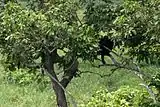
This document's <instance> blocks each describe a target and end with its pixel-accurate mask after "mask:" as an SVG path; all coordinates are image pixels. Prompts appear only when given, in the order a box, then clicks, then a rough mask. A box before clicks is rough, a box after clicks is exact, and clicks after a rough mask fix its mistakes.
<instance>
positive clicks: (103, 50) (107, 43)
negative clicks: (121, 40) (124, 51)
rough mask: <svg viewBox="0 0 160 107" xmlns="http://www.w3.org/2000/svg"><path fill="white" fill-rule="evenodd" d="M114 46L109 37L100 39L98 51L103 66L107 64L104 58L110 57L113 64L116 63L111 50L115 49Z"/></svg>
mask: <svg viewBox="0 0 160 107" xmlns="http://www.w3.org/2000/svg"><path fill="white" fill-rule="evenodd" d="M113 46H114V42H113V41H112V40H111V39H109V38H108V37H107V36H104V37H103V38H101V39H100V41H99V48H100V51H98V54H99V55H101V61H102V64H106V62H105V60H104V56H109V57H110V58H111V59H112V61H113V62H114V61H115V60H114V58H113V57H112V56H111V54H110V52H111V50H112V49H113ZM107 48H108V49H107Z"/></svg>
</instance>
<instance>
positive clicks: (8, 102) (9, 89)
mask: <svg viewBox="0 0 160 107" xmlns="http://www.w3.org/2000/svg"><path fill="white" fill-rule="evenodd" d="M1 68H2V67H1ZM80 69H81V70H83V71H86V70H90V71H94V72H97V73H101V74H110V73H111V71H110V70H111V67H102V68H93V67H91V65H90V64H88V63H82V64H80ZM144 69H145V70H146V72H150V73H156V72H158V71H159V68H157V67H154V66H153V67H145V68H144ZM1 71H2V69H1ZM3 76H4V75H1V77H0V81H3V82H0V107H37V106H39V107H44V106H45V107H53V105H55V104H56V102H53V100H54V99H55V97H54V96H53V95H54V92H53V91H52V89H51V85H50V84H49V85H48V86H47V87H46V88H44V87H43V90H42V89H40V88H39V85H37V83H35V82H33V81H32V83H30V84H27V85H25V86H21V85H18V84H14V83H7V81H4V79H3ZM26 76H27V75H26ZM31 76H32V75H31ZM119 78H120V79H119ZM140 82H141V81H140V80H139V79H138V78H137V77H136V76H135V75H133V74H132V73H129V72H128V71H127V70H123V69H122V70H118V71H115V73H113V74H112V75H111V76H109V77H107V76H106V77H103V78H101V77H100V76H99V75H94V74H82V75H81V77H77V78H74V79H73V80H72V81H71V83H70V84H69V86H68V88H67V90H68V91H69V92H70V93H72V95H73V96H74V98H75V100H76V101H77V103H78V105H79V106H78V107H81V106H82V107H86V106H83V105H84V104H87V103H88V101H91V99H92V95H93V94H94V93H96V92H97V91H100V90H105V89H107V90H109V92H113V91H116V90H118V89H119V88H120V87H121V86H129V87H130V88H134V89H135V90H138V89H140V90H141V89H143V91H146V90H145V88H143V87H142V86H140V85H139V84H140ZM129 90H130V89H129V88H128V91H129ZM133 91H134V90H133ZM68 98H70V97H68ZM54 101H55V100H54ZM80 105H81V106H80ZM71 107H72V106H71ZM89 107H94V106H89ZM99 107H102V106H99ZM103 107H105V106H103ZM134 107H135V106H134Z"/></svg>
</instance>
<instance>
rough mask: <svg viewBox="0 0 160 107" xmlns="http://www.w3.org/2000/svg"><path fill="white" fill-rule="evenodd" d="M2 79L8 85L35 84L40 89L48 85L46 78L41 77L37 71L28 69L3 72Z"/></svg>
mask: <svg viewBox="0 0 160 107" xmlns="http://www.w3.org/2000/svg"><path fill="white" fill-rule="evenodd" d="M4 78H5V79H6V80H7V82H9V83H15V84H18V85H21V86H24V85H29V84H31V83H37V84H40V85H41V87H46V85H47V84H49V78H48V77H47V76H44V75H42V74H41V73H40V72H39V71H36V70H29V69H16V70H14V71H9V70H7V71H5V77H4ZM40 85H39V86H40Z"/></svg>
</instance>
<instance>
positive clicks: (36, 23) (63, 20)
mask: <svg viewBox="0 0 160 107" xmlns="http://www.w3.org/2000/svg"><path fill="white" fill-rule="evenodd" d="M41 3H42V2H41ZM77 9H78V7H77V4H76V2H74V1H69V0H65V1H64V0H55V1H49V2H48V3H46V4H45V5H44V7H43V8H42V9H40V10H36V11H35V10H32V9H28V8H24V7H22V6H21V5H20V3H19V4H18V3H13V2H8V4H6V5H5V6H4V9H3V11H2V12H1V14H0V16H1V17H0V48H1V53H2V54H3V55H5V56H6V63H8V64H10V65H11V67H13V68H15V67H17V68H40V67H41V68H43V69H44V70H45V71H46V73H47V74H48V75H49V76H50V79H51V82H52V85H53V89H54V91H55V94H56V99H57V105H58V107H67V101H66V96H65V90H64V88H66V87H67V85H68V84H69V82H70V81H71V80H72V78H73V77H75V76H76V75H77V72H78V58H82V59H83V60H93V59H94V58H95V56H96V52H95V51H96V50H97V46H95V44H96V43H97V40H96V39H95V38H96V37H95V36H94V33H95V32H94V30H93V28H92V27H90V26H87V25H81V23H80V22H79V19H78V16H77ZM59 52H61V53H63V54H59ZM57 63H58V65H59V67H60V68H62V69H63V72H62V74H63V76H62V78H58V76H57V75H56V71H55V69H54V65H55V64H57Z"/></svg>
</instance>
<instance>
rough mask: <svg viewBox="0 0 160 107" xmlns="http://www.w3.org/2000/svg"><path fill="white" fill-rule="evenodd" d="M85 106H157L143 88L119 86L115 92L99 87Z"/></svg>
mask: <svg viewBox="0 0 160 107" xmlns="http://www.w3.org/2000/svg"><path fill="white" fill-rule="evenodd" d="M85 107H159V106H158V104H157V105H156V104H153V100H152V99H151V98H150V96H149V94H148V93H147V92H146V91H144V90H138V89H135V88H130V87H128V86H127V87H121V88H120V89H118V90H117V91H115V92H108V91H107V90H104V89H100V90H99V91H97V92H96V93H95V94H93V96H92V98H91V99H90V100H89V102H88V103H87V105H86V106H85Z"/></svg>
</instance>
